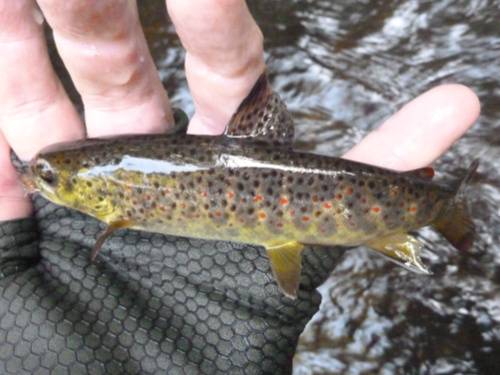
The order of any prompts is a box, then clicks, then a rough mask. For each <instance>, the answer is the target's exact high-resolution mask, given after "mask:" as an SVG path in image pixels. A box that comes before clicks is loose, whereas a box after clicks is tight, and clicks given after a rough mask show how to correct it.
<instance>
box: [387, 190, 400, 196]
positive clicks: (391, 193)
mask: <svg viewBox="0 0 500 375" xmlns="http://www.w3.org/2000/svg"><path fill="white" fill-rule="evenodd" d="M397 193H398V192H397V191H396V190H391V191H390V192H389V194H390V195H392V196H394V195H396V194H397Z"/></svg>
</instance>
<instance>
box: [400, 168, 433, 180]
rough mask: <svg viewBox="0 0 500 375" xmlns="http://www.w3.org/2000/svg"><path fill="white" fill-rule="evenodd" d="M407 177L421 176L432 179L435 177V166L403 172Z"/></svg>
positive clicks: (424, 178)
mask: <svg viewBox="0 0 500 375" xmlns="http://www.w3.org/2000/svg"><path fill="white" fill-rule="evenodd" d="M403 174H404V175H405V176H407V177H415V178H421V179H423V180H432V178H433V177H434V168H432V167H424V168H419V169H414V170H412V171H408V172H403Z"/></svg>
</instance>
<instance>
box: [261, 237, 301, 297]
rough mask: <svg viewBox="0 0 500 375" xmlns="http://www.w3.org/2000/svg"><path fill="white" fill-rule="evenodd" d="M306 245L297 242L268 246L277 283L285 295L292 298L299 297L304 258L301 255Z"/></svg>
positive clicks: (268, 253)
mask: <svg viewBox="0 0 500 375" xmlns="http://www.w3.org/2000/svg"><path fill="white" fill-rule="evenodd" d="M303 248H304V245H302V244H300V243H298V242H297V241H290V242H285V243H278V244H272V245H268V246H266V250H267V255H268V257H269V261H270V262H271V268H272V270H273V273H274V276H275V277H276V281H277V282H278V285H279V287H280V288H281V290H282V291H283V293H284V294H285V295H286V296H287V297H290V298H296V297H297V290H298V289H299V283H300V270H301V268H302V258H301V256H300V253H301V252H302V249H303Z"/></svg>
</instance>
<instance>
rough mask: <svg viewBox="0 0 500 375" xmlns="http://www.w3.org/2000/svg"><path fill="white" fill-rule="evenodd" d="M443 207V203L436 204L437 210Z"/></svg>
mask: <svg viewBox="0 0 500 375" xmlns="http://www.w3.org/2000/svg"><path fill="white" fill-rule="evenodd" d="M442 207H443V204H442V203H437V204H436V210H438V211H439V210H440V209H441V208H442Z"/></svg>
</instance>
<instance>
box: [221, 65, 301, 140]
mask: <svg viewBox="0 0 500 375" xmlns="http://www.w3.org/2000/svg"><path fill="white" fill-rule="evenodd" d="M224 134H225V135H226V136H228V137H233V138H245V137H251V138H255V139H258V140H260V141H264V142H270V143H280V144H285V145H291V144H292V141H293V135H294V127H293V120H292V116H291V115H290V112H288V110H287V109H286V105H285V103H283V101H282V100H281V98H280V97H279V95H278V94H277V93H276V92H274V91H273V89H272V88H271V86H270V85H269V81H268V80H267V74H266V72H265V71H264V73H262V74H261V75H260V77H259V79H258V80H257V82H256V83H255V85H254V87H253V89H252V91H250V93H249V94H248V96H247V97H246V98H245V100H243V102H241V104H240V105H239V107H238V109H237V110H236V112H235V113H234V115H233V116H232V117H231V120H229V123H228V124H227V126H226V130H225V131H224Z"/></svg>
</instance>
